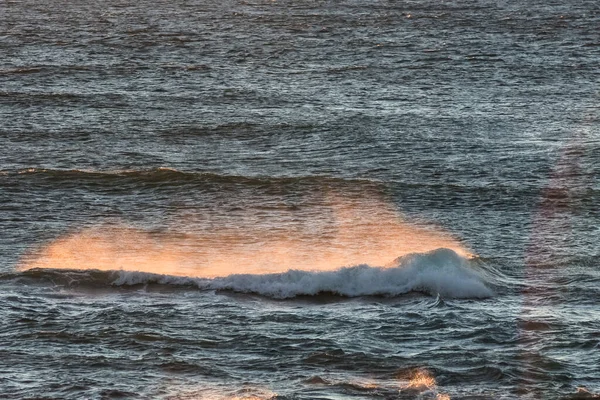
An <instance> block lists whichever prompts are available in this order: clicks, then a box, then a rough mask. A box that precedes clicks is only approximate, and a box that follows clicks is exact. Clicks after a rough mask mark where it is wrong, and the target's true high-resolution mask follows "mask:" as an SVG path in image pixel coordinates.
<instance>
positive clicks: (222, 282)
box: [112, 249, 494, 299]
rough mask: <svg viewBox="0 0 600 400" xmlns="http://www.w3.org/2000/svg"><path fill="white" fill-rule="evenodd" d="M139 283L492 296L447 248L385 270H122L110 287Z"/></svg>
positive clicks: (279, 294) (267, 291)
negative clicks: (184, 273) (201, 274)
mask: <svg viewBox="0 0 600 400" xmlns="http://www.w3.org/2000/svg"><path fill="white" fill-rule="evenodd" d="M142 283H158V284H174V285H193V286H197V287H198V288H200V289H208V290H231V291H235V292H243V293H257V294H261V295H264V296H269V297H273V298H280V299H284V298H292V297H295V296H302V295H317V294H319V293H334V294H338V295H342V296H348V297H355V296H372V295H381V296H397V295H401V294H405V293H409V292H424V293H427V294H430V295H440V296H442V297H451V298H485V297H490V296H493V295H494V292H493V291H492V290H491V289H490V288H489V287H488V286H487V285H486V282H485V279H484V277H483V276H482V275H481V274H479V273H478V272H477V271H476V270H474V269H473V268H471V267H470V266H469V261H468V260H467V259H465V258H463V257H461V256H459V255H458V254H456V253H455V252H454V251H452V250H449V249H438V250H434V251H431V252H428V253H423V254H409V255H406V256H403V257H400V258H398V259H396V260H395V261H394V262H393V263H392V264H391V265H390V266H388V267H371V266H368V265H358V266H353V267H345V268H341V269H338V270H334V271H304V270H289V271H287V272H283V273H275V274H264V275H253V274H236V275H229V276H226V277H221V278H213V279H206V278H189V277H174V276H167V275H155V274H147V273H142V272H127V271H120V272H119V275H118V278H117V279H116V280H115V281H113V282H112V284H114V285H135V284H142Z"/></svg>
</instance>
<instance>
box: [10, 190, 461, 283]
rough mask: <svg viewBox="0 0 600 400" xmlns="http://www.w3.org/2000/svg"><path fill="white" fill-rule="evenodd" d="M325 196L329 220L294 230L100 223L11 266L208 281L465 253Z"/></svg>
mask: <svg viewBox="0 0 600 400" xmlns="http://www.w3.org/2000/svg"><path fill="white" fill-rule="evenodd" d="M327 199H328V200H327V210H328V217H327V218H324V217H322V216H321V215H319V213H318V212H312V213H305V214H304V215H303V216H302V221H303V223H302V226H301V228H298V226H294V225H289V226H286V225H285V224H284V226H280V225H275V224H272V225H269V224H260V225H259V224H253V223H251V222H247V221H245V220H243V219H242V220H240V221H239V225H238V226H236V227H231V226H229V227H227V226H223V227H222V229H218V230H215V229H199V230H198V231H193V230H192V231H190V230H189V229H188V231H187V232H184V233H180V232H176V231H167V232H161V233H153V232H147V231H143V230H140V229H136V228H132V227H128V226H126V225H124V224H100V225H98V226H94V227H91V228H86V229H83V230H80V231H78V232H75V233H70V234H67V235H65V236H63V237H60V238H58V239H57V240H55V241H53V242H51V243H49V244H47V245H46V246H44V247H42V248H39V249H36V250H33V251H31V252H30V253H28V254H27V255H26V256H25V257H23V259H22V260H21V263H20V265H19V267H18V269H19V270H27V269H32V268H53V269H99V270H131V271H141V272H150V273H157V274H166V275H180V276H191V277H204V278H212V277H218V276H227V275H231V274H264V273H277V272H285V271H287V270H289V269H300V270H311V271H324V270H335V269H338V268H340V267H343V266H350V265H357V264H368V265H372V266H383V265H386V264H388V263H390V262H391V261H392V260H394V259H395V258H397V257H399V256H402V255H405V254H408V253H422V252H427V251H431V250H435V249H438V248H449V249H452V250H454V251H455V252H457V253H458V254H460V255H463V256H469V255H470V253H469V252H468V251H467V250H466V249H465V248H464V247H463V246H462V245H461V244H460V242H458V241H457V240H455V239H453V238H452V237H451V236H450V235H448V234H447V233H445V232H443V231H442V230H440V229H433V228H430V227H427V228H423V227H417V226H414V225H411V224H409V223H406V222H404V221H403V220H402V219H401V217H400V215H399V214H398V213H397V212H396V211H395V210H394V209H393V208H392V207H391V206H390V205H389V204H387V203H386V202H384V201H382V200H381V199H379V198H376V199H372V198H370V199H367V201H364V200H357V199H343V198H341V197H340V196H332V195H329V196H328V198H327ZM265 218H267V219H268V217H265ZM250 220H251V219H250Z"/></svg>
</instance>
